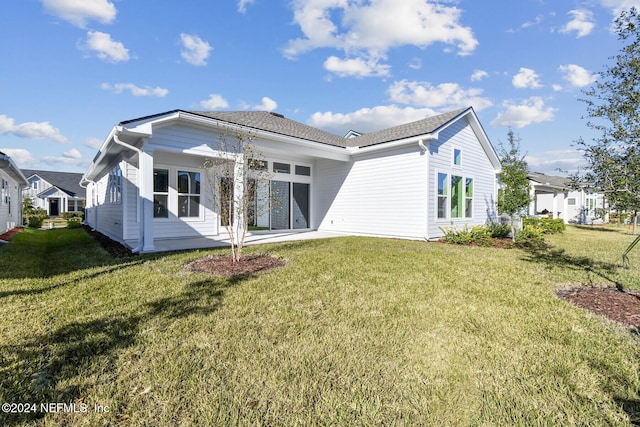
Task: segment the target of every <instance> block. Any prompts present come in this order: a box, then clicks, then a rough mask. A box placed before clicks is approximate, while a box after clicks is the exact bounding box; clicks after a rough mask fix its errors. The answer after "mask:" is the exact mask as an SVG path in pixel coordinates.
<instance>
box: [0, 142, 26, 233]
mask: <svg viewBox="0 0 640 427" xmlns="http://www.w3.org/2000/svg"><path fill="white" fill-rule="evenodd" d="M26 185H27V178H26V177H25V176H24V174H23V173H22V171H20V169H18V166H16V164H15V163H14V162H13V160H11V157H9V156H8V155H6V154H4V153H3V152H1V151H0V234H2V233H4V232H5V231H7V230H11V229H12V228H13V227H16V226H19V225H22V189H23V187H25V186H26Z"/></svg>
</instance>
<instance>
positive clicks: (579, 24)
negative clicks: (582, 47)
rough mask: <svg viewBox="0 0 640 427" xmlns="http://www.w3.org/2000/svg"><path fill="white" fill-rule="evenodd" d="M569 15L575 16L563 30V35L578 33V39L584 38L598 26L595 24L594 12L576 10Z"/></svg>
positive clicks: (561, 30)
mask: <svg viewBox="0 0 640 427" xmlns="http://www.w3.org/2000/svg"><path fill="white" fill-rule="evenodd" d="M569 15H572V16H573V19H572V20H571V21H569V22H568V23H567V25H565V26H564V27H562V29H560V32H561V33H566V34H568V33H571V32H573V31H575V32H576V37H578V38H580V37H584V36H587V35H589V34H591V32H592V31H593V29H594V28H595V26H596V24H595V23H594V22H593V12H591V11H590V10H586V9H574V10H570V11H569Z"/></svg>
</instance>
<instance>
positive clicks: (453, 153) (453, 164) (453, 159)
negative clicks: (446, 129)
mask: <svg viewBox="0 0 640 427" xmlns="http://www.w3.org/2000/svg"><path fill="white" fill-rule="evenodd" d="M456 150H458V151H459V152H460V164H459V165H457V164H456ZM462 162H463V151H462V149H461V148H460V147H456V146H453V147H451V167H452V168H453V169H462Z"/></svg>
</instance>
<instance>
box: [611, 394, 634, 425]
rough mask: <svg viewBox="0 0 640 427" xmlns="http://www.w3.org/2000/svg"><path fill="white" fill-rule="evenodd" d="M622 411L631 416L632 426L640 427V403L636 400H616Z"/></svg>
mask: <svg viewBox="0 0 640 427" xmlns="http://www.w3.org/2000/svg"><path fill="white" fill-rule="evenodd" d="M615 400H616V402H618V404H619V405H620V406H621V407H622V410H623V411H624V412H626V413H627V415H629V421H630V422H631V425H634V426H640V401H639V400H635V399H619V398H616V399H615Z"/></svg>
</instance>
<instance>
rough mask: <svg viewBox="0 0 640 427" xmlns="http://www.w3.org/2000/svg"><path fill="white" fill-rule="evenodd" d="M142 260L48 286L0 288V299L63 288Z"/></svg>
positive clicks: (116, 265) (112, 266)
mask: <svg viewBox="0 0 640 427" xmlns="http://www.w3.org/2000/svg"><path fill="white" fill-rule="evenodd" d="M143 262H144V260H136V261H129V262H120V263H118V264H114V265H111V266H109V267H107V268H105V269H103V270H100V271H96V272H94V273H91V274H86V275H82V276H80V277H77V278H74V279H71V280H66V281H61V282H59V283H55V284H52V285H50V286H44V287H41V288H29V289H15V290H0V300H1V299H2V298H6V297H10V296H30V295H40V294H43V293H45V292H49V291H53V290H55V289H59V288H63V287H65V286H69V285H73V284H77V283H80V282H82V281H83V280H91V279H93V278H96V277H99V276H102V275H103V274H109V273H112V272H114V271H116V270H120V269H122V268H127V267H132V266H134V265H138V264H142V263H143Z"/></svg>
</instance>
